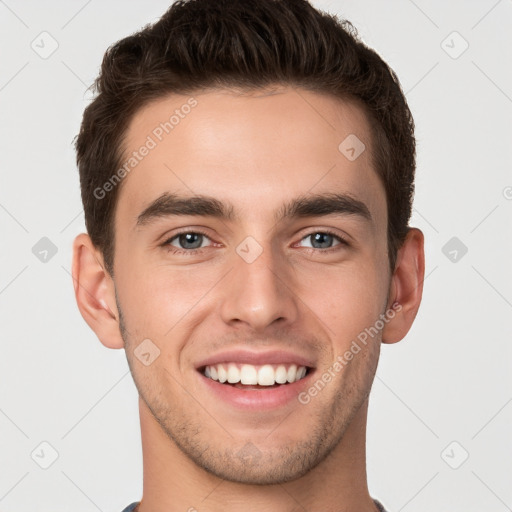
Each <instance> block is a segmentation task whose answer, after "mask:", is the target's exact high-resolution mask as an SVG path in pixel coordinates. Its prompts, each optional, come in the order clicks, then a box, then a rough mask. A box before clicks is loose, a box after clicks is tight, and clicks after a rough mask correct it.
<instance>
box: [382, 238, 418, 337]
mask: <svg viewBox="0 0 512 512" xmlns="http://www.w3.org/2000/svg"><path fill="white" fill-rule="evenodd" d="M423 242H424V237H423V233H422V232H421V231H420V230H419V229H418V228H409V231H408V233H407V236H406V239H405V241H404V243H403V245H402V247H401V248H400V249H399V251H398V254H397V262H396V265H395V271H394V272H393V276H392V277H391V284H390V291H389V300H388V305H387V310H390V308H392V307H393V304H395V307H394V308H393V309H394V311H395V315H394V317H392V318H390V320H389V321H388V322H387V323H386V324H385V326H384V328H383V330H382V342H383V343H396V342H398V341H400V340H401V339H403V338H404V337H405V335H406V334H407V333H408V332H409V329H410V328H411V326H412V323H413V322H414V319H415V318H416V313H417V312H418V308H419V307H420V302H421V296H422V294H423V280H424V276H425V253H424V250H423Z"/></svg>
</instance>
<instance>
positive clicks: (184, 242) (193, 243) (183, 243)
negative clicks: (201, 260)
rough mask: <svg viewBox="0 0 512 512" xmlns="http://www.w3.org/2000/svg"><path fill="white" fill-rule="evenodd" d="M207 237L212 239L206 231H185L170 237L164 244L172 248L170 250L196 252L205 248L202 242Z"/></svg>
mask: <svg viewBox="0 0 512 512" xmlns="http://www.w3.org/2000/svg"><path fill="white" fill-rule="evenodd" d="M205 239H207V240H210V239H209V238H208V237H207V236H206V234H205V233H201V232H199V231H184V232H182V233H178V234H177V235H174V236H173V237H172V238H169V239H168V240H167V241H166V242H164V244H163V245H164V246H165V247H168V248H172V249H170V251H171V252H174V253H185V252H186V253H195V252H197V251H199V250H200V249H202V248H203V247H202V244H203V242H204V240H205ZM176 244H177V245H176Z"/></svg>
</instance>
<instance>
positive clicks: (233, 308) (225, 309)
mask: <svg viewBox="0 0 512 512" xmlns="http://www.w3.org/2000/svg"><path fill="white" fill-rule="evenodd" d="M233 266H234V269H233V272H230V278H229V283H226V286H225V288H224V289H223V290H224V293H223V299H222V300H223V303H222V308H221V314H222V317H223V320H224V321H225V322H226V323H233V322H237V321H238V322H244V323H246V324H249V325H250V326H251V327H252V328H253V329H260V330H261V329H264V328H265V327H266V326H268V325H270V324H271V323H273V322H274V321H276V320H280V321H281V322H283V321H288V322H290V321H293V320H295V318H296V315H297V304H296V300H295V298H294V296H293V292H292V291H291V289H292V288H293V286H292V283H287V281H288V277H287V276H288V275H289V273H288V272H287V268H286V261H285V260H284V259H283V256H282V255H280V254H279V253H276V252H275V251H273V249H272V247H271V245H270V244H264V245H263V244H260V243H259V242H258V241H256V240H255V239H254V238H253V237H247V238H246V239H245V240H243V241H242V242H241V243H240V244H239V245H238V246H237V247H236V249H235V251H234V253H233Z"/></svg>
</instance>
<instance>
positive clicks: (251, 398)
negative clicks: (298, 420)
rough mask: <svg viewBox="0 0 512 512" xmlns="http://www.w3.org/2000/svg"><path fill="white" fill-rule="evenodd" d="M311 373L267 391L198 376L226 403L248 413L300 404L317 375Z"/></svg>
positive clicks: (201, 375)
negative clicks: (303, 394) (302, 394)
mask: <svg viewBox="0 0 512 512" xmlns="http://www.w3.org/2000/svg"><path fill="white" fill-rule="evenodd" d="M309 371H310V373H308V375H306V376H305V377H304V378H302V379H301V380H299V381H297V382H293V383H291V384H283V385H281V386H278V387H269V388H267V389H265V388H261V389H254V388H253V389H240V388H237V387H235V386H230V385H228V384H221V383H220V382H218V381H216V380H213V379H210V378H209V377H205V376H204V375H203V374H202V373H201V372H198V375H199V378H200V379H201V381H202V382H204V384H205V385H206V386H207V388H208V389H209V390H210V391H211V392H212V393H213V394H214V395H216V396H217V397H218V398H220V399H221V400H223V401H224V402H227V403H228V404H230V405H231V406H233V407H235V408H238V409H243V410H246V411H247V410H253V411H261V410H268V409H275V408H278V407H282V406H284V405H286V404H289V403H291V402H293V401H296V402H298V403H300V402H299V399H298V397H299V393H301V392H302V391H304V389H306V388H307V387H308V386H309V383H310V380H311V378H312V376H313V375H314V373H315V372H314V371H313V370H309Z"/></svg>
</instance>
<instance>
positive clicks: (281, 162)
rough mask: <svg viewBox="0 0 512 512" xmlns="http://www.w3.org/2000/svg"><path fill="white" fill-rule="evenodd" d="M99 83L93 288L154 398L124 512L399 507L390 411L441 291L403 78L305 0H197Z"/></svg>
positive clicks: (175, 9)
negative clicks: (430, 280)
mask: <svg viewBox="0 0 512 512" xmlns="http://www.w3.org/2000/svg"><path fill="white" fill-rule="evenodd" d="M96 86H97V91H98V94H97V96H96V98H95V99H94V101H93V102H92V103H91V105H90V106H88V107H87V109H86V111H85V113H84V118H83V123H82V126H81V130H80V134H79V136H78V139H77V144H76V147H77V161H78V165H79V170H80V182H81V187H82V199H83V203H84V211H85V219H86V226H87V231H88V234H85V233H83V234H80V235H79V236H77V237H76V239H75V242H74V260H73V278H74V285H75V295H76V299H77V302H78V306H79V308H80V311H81V314H82V315H83V317H84V319H85V320H86V322H87V323H88V324H89V326H90V327H91V328H92V329H93V330H94V332H95V333H96V335H97V336H98V338H99V340H100V341H101V342H102V343H103V344H104V345H105V346H107V347H109V348H113V349H116V348H124V349H125V351H126V357H127V359H128V363H129V366H130V369H131V372H132V375H133V378H134V381H135V384H136V386H137V389H138V392H139V406H140V424H141V434H142V447H143V459H144V486H143V497H142V500H141V501H140V503H139V502H135V503H133V504H132V505H130V506H129V507H128V508H126V509H125V512H128V511H133V510H135V511H136V512H164V511H165V512H177V511H179V512H183V511H200V512H203V511H205V512H206V511H210V512H214V511H215V512H217V511H222V512H231V511H235V510H236V511H238V510H241V509H243V510H244V511H246V512H251V511H265V512H267V511H271V512H292V511H296V510H307V511H311V512H313V511H319V512H320V511H321V512H324V511H336V512H342V511H344V512H349V511H350V512H370V511H372V512H375V511H377V510H380V511H382V510H384V507H383V505H382V504H381V503H380V502H379V501H377V500H374V499H372V497H371V496H370V494H369V491H368V487H367V478H366V453H365V435H366V419H367V408H368V399H369V393H370V390H371V386H372V382H373V379H374V375H375V371H376V368H377V364H378V359H379V354H380V346H381V343H395V342H397V341H400V340H401V339H402V338H404V336H405V335H406V334H407V332H408V330H409V328H410V327H411V325H412V322H413V320H414V318H415V315H416V313H417V310H418V307H419V304H420V301H421V294H422V281H423V275H424V254H423V235H422V233H421V231H420V230H418V229H416V228H410V227H409V226H408V221H409V218H410V213H411V202H412V196H413V183H414V170H415V141H414V124H413V120H412V116H411V114H410V111H409V109H408V107H407V104H406V101H405V98H404V96H403V94H402V91H401V89H400V86H399V83H398V80H397V78H396V76H395V75H394V73H393V72H392V71H391V70H390V69H389V68H388V66H387V65H386V64H385V63H384V62H383V61H382V60H381V59H380V57H378V56H377V54H376V53H374V52H373V51H372V50H370V49H368V48H367V47H366V46H365V45H363V44H362V43H361V42H360V41H359V40H358V39H357V35H356V34H355V31H354V30H353V28H352V27H351V25H350V24H349V23H348V22H340V21H339V20H337V19H336V18H335V17H332V16H329V15H327V14H325V13H321V12H319V11H317V10H315V9H314V8H313V7H312V6H311V5H310V4H308V3H307V2H306V1H304V0H259V1H258V2H252V1H250V0H235V1H232V0H231V1H226V2H225V1H215V2H212V1H211V0H189V1H183V2H176V3H175V4H174V5H173V6H172V7H171V8H170V9H169V11H168V12H167V13H165V14H164V16H163V17H162V18H161V19H160V20H159V21H158V22H157V23H156V24H154V25H150V26H147V27H145V28H144V29H143V30H142V31H141V32H139V33H136V34H134V35H132V36H130V37H127V38H126V39H123V40H121V41H120V42H118V43H117V44H115V45H114V46H112V47H111V48H109V50H108V51H107V53H106V55H105V58H104V60H103V64H102V68H101V74H100V76H99V78H98V80H97V82H96Z"/></svg>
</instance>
